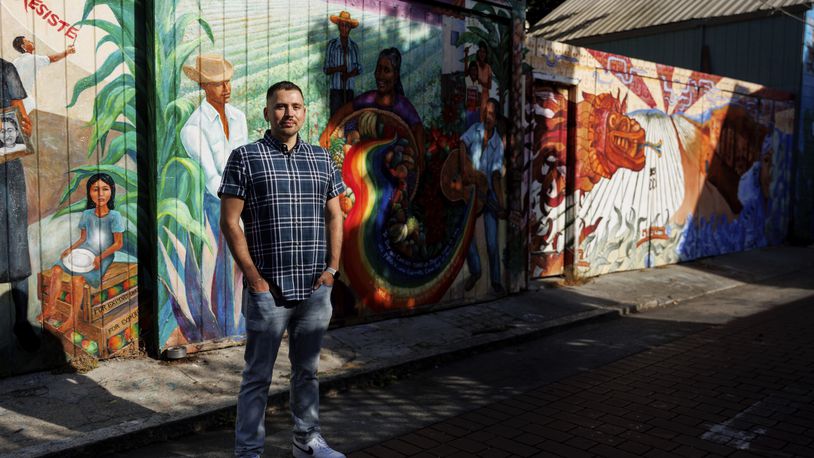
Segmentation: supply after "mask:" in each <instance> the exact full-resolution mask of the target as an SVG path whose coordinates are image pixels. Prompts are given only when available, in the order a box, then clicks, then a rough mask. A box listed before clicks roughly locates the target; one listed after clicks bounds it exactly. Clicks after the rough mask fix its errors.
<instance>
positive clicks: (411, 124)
mask: <svg viewBox="0 0 814 458" xmlns="http://www.w3.org/2000/svg"><path fill="white" fill-rule="evenodd" d="M463 6H464V5H463V4H462V2H458V1H455V2H450V7H449V9H448V8H447V7H443V6H441V7H428V6H423V5H420V4H417V3H408V2H401V1H395V0H386V1H379V0H364V1H362V0H357V1H354V0H350V1H341V2H338V1H325V0H319V1H311V2H308V3H307V4H305V5H301V4H299V3H298V4H297V5H296V7H295V6H294V3H291V4H288V3H281V2H270V1H269V2H257V1H248V0H239V1H233V2H226V3H224V2H220V1H210V0H201V1H192V0H173V1H165V2H157V3H156V15H155V19H156V34H157V37H156V40H157V41H156V43H157V47H156V71H157V78H156V80H157V83H156V93H157V98H158V100H157V105H158V106H159V107H164V108H163V109H162V110H160V113H159V119H158V121H157V126H156V129H157V130H156V133H157V137H158V143H159V149H158V157H157V169H156V170H157V173H158V176H159V178H158V189H157V194H158V208H159V214H158V223H159V234H158V235H159V247H158V253H157V256H158V259H159V282H160V283H161V287H160V288H159V310H158V315H159V316H158V322H159V347H160V348H166V347H169V346H174V345H186V346H188V348H190V349H200V348H206V347H207V346H212V345H219V344H221V343H222V344H230V343H231V342H233V341H239V340H240V339H241V336H242V335H243V334H244V333H245V322H244V320H243V317H242V315H241V313H240V306H239V304H240V303H241V301H242V290H243V287H242V276H241V274H240V271H239V269H237V268H236V266H235V263H234V262H233V260H232V259H231V256H230V255H229V252H228V248H227V247H226V244H225V243H224V240H223V238H222V237H221V236H220V233H219V232H220V231H219V228H218V218H219V201H218V199H217V196H216V192H217V187H218V185H219V183H220V176H221V173H222V167H223V165H224V163H225V161H226V159H227V157H228V155H229V153H230V152H231V150H232V149H233V148H235V147H236V146H239V145H241V144H244V143H246V142H249V141H254V140H256V139H258V138H260V137H261V136H262V134H263V132H264V131H265V129H266V127H267V126H266V123H265V121H264V120H263V116H262V108H263V107H264V105H265V91H266V89H267V88H268V87H269V86H270V85H271V84H273V83H274V82H277V81H280V80H290V81H293V82H295V83H297V84H298V85H299V86H300V87H302V89H303V91H304V96H305V101H306V105H307V112H308V120H307V124H306V127H305V128H304V129H303V130H302V131H301V132H300V134H301V135H302V136H303V137H304V139H305V140H307V141H309V142H312V143H318V144H320V145H322V146H323V147H325V148H326V149H327V150H328V151H329V152H330V154H331V157H332V158H333V160H334V161H335V163H336V165H337V167H338V168H340V170H341V171H342V176H343V180H344V181H345V183H346V185H347V186H348V190H347V192H346V194H344V195H343V196H341V197H340V198H341V206H342V209H343V212H344V214H345V222H344V231H345V233H344V244H343V253H342V265H341V268H340V278H339V281H337V283H336V286H335V288H334V290H333V297H332V299H333V303H334V323H348V322H356V321H361V320H367V319H375V318H377V317H385V316H390V315H392V314H403V313H409V312H411V311H412V310H414V309H416V308H421V307H425V308H426V307H429V306H435V305H436V304H442V305H443V304H447V303H453V302H457V303H460V302H464V301H473V300H475V299H477V298H484V297H495V296H499V295H501V294H504V293H505V292H506V284H507V283H506V279H507V278H508V275H510V272H507V265H506V257H507V255H506V249H505V248H506V233H507V232H506V231H507V224H506V221H507V214H508V211H507V200H508V199H507V195H506V190H505V188H506V186H505V183H506V166H507V164H506V162H505V156H506V155H507V151H508V146H507V145H508V142H509V141H510V139H508V138H507V136H508V134H509V131H510V122H509V120H508V118H507V116H506V114H507V112H508V106H509V105H508V103H509V89H510V86H509V84H510V82H511V75H512V68H513V67H512V65H513V63H512V61H511V57H510V54H511V52H510V51H511V42H512V36H511V33H510V32H511V21H510V19H511V17H512V12H511V10H508V9H502V8H500V7H499V6H497V5H495V4H492V5H479V4H475V6H473V7H472V9H474V10H477V12H478V13H479V14H480V15H471V13H467V10H465V9H463ZM514 275H515V277H516V274H514Z"/></svg>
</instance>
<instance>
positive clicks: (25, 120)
mask: <svg viewBox="0 0 814 458" xmlns="http://www.w3.org/2000/svg"><path fill="white" fill-rule="evenodd" d="M20 121H21V122H20V124H21V126H20V128H21V129H22V131H23V133H24V134H25V136H26V137H30V136H31V118H29V117H28V115H23V116H20Z"/></svg>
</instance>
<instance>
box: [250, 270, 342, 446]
mask: <svg viewBox="0 0 814 458" xmlns="http://www.w3.org/2000/svg"><path fill="white" fill-rule="evenodd" d="M243 314H244V316H245V317H246V353H245V356H244V359H245V361H246V365H245V367H244V369H243V381H242V382H241V383H240V394H238V398H237V421H236V422H235V456H254V455H260V454H262V453H263V444H264V442H265V438H266V429H265V425H264V422H265V415H266V404H267V403H268V392H269V386H270V385H271V374H272V369H273V368H274V361H275V360H276V359H277V351H278V350H279V349H280V342H281V341H282V338H283V332H285V330H286V329H287V330H288V343H289V348H288V353H289V354H288V359H289V360H290V361H291V382H290V404H291V416H292V417H293V420H294V437H296V438H297V440H299V441H302V442H307V441H308V440H310V439H311V437H312V436H313V435H315V434H317V433H318V432H319V380H318V379H317V370H318V368H319V350H320V347H321V346H322V337H323V336H324V335H325V331H326V330H327V329H328V322H330V321H331V287H328V286H324V285H323V286H321V287H320V288H319V289H317V290H316V291H314V292H313V293H312V294H311V297H309V298H308V299H305V300H303V301H286V300H282V299H279V300H277V299H274V297H273V296H272V295H271V293H269V292H263V293H255V292H252V291H251V290H249V289H248V288H246V289H245V291H244V294H243Z"/></svg>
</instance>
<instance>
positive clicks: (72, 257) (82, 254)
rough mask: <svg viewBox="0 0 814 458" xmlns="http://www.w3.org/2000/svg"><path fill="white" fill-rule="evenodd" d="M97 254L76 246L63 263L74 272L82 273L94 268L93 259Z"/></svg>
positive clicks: (63, 259)
mask: <svg viewBox="0 0 814 458" xmlns="http://www.w3.org/2000/svg"><path fill="white" fill-rule="evenodd" d="M95 258H96V255H95V254H93V252H92V251H90V250H87V249H85V248H74V249H73V250H71V252H70V253H68V254H67V255H66V256H65V257H64V258H62V263H63V264H65V267H67V268H69V269H71V270H72V271H73V272H74V273H78V274H82V273H85V272H90V271H91V270H93V260H94V259H95Z"/></svg>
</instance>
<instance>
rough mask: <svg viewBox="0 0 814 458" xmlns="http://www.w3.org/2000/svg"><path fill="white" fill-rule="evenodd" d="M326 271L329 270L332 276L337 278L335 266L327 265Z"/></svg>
mask: <svg viewBox="0 0 814 458" xmlns="http://www.w3.org/2000/svg"><path fill="white" fill-rule="evenodd" d="M325 272H328V273H329V274H331V276H332V277H334V278H336V269H334V268H333V267H326V268H325Z"/></svg>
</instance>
